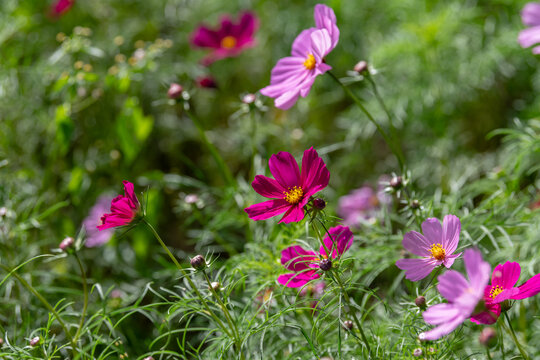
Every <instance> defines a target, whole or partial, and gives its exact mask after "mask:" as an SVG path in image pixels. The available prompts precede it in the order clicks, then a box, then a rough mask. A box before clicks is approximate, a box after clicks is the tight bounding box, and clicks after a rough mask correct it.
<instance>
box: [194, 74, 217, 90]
mask: <svg viewBox="0 0 540 360" xmlns="http://www.w3.org/2000/svg"><path fill="white" fill-rule="evenodd" d="M197 86H198V87H200V88H206V89H217V87H218V86H217V83H216V80H215V79H214V78H213V77H212V76H209V75H206V76H199V77H198V78H197Z"/></svg>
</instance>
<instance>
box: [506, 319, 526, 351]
mask: <svg viewBox="0 0 540 360" xmlns="http://www.w3.org/2000/svg"><path fill="white" fill-rule="evenodd" d="M503 314H504V317H505V318H506V322H507V323H508V326H509V328H510V331H508V332H509V333H510V335H512V339H514V342H515V343H516V346H517V348H518V350H519V352H520V353H521V356H523V358H524V359H525V360H529V355H527V352H526V351H525V350H524V349H523V347H522V346H521V343H520V342H519V340H518V338H517V336H516V333H515V332H514V328H513V327H512V323H511V322H510V318H509V317H508V313H507V312H506V311H504V312H503ZM507 330H508V329H507Z"/></svg>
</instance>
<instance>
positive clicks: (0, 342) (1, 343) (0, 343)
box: [0, 338, 4, 346]
mask: <svg viewBox="0 0 540 360" xmlns="http://www.w3.org/2000/svg"><path fill="white" fill-rule="evenodd" d="M2 345H4V339H2V338H0V346H2Z"/></svg>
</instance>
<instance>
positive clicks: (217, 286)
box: [210, 281, 221, 292]
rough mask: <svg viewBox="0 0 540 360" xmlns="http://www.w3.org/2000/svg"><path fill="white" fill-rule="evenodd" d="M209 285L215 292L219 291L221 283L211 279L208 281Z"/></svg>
mask: <svg viewBox="0 0 540 360" xmlns="http://www.w3.org/2000/svg"><path fill="white" fill-rule="evenodd" d="M210 287H211V288H212V290H214V291H215V292H220V291H221V284H220V283H219V282H217V281H213V282H211V283H210Z"/></svg>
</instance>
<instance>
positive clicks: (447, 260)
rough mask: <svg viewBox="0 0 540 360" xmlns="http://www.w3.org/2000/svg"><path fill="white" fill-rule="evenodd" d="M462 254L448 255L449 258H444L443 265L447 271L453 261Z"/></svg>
mask: <svg viewBox="0 0 540 360" xmlns="http://www.w3.org/2000/svg"><path fill="white" fill-rule="evenodd" d="M461 254H462V253H459V254H455V255H449V256H446V257H445V258H444V260H443V265H444V266H445V267H446V268H447V269H450V267H452V265H453V264H454V261H455V260H456V259H457V258H458V257H460V256H461Z"/></svg>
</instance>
